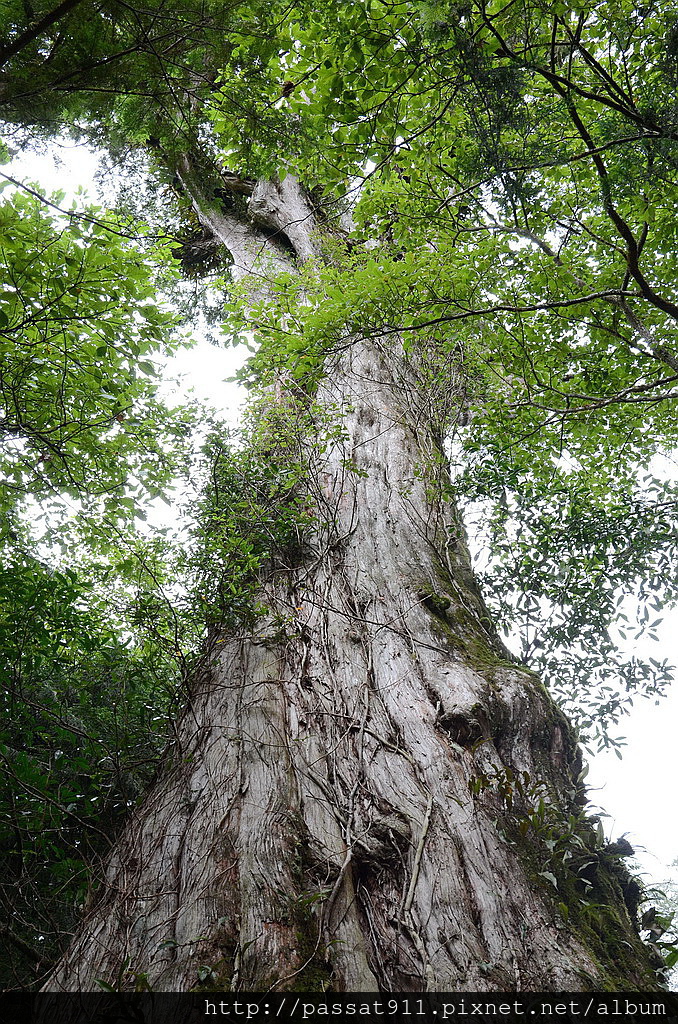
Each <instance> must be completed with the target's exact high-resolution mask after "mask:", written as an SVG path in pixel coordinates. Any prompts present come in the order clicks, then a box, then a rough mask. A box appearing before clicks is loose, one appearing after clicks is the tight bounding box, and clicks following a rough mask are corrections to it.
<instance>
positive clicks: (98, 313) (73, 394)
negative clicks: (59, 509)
mask: <svg viewBox="0 0 678 1024" xmlns="http://www.w3.org/2000/svg"><path fill="white" fill-rule="evenodd" d="M57 198H58V197H57ZM100 215H101V211H100V210H93V209H90V211H89V213H87V214H85V215H83V214H80V213H76V212H75V210H74V211H73V212H72V215H71V216H68V217H63V216H60V215H59V214H51V213H50V212H49V210H48V208H47V207H46V206H45V204H44V203H41V202H39V201H38V200H37V199H35V198H33V196H30V195H26V194H22V193H21V192H14V193H13V194H9V195H8V192H7V190H6V191H5V201H4V203H3V204H2V206H0V221H1V223H2V229H3V230H2V234H3V241H2V244H1V245H0V273H2V279H3V285H4V290H3V292H2V295H1V296H0V345H1V349H0V360H1V363H0V403H1V407H2V413H1V416H0V432H1V433H2V436H3V438H4V454H3V457H2V475H3V478H4V489H3V497H2V505H1V506H0V513H2V516H3V520H4V521H5V525H4V531H5V532H6V531H7V529H8V527H7V525H6V521H7V517H10V516H11V515H12V511H13V509H15V508H16V506H17V504H18V503H20V502H21V501H22V500H24V499H25V498H26V497H27V496H29V495H30V496H31V497H32V498H33V499H34V500H37V501H44V500H45V499H47V498H48V497H50V496H52V495H69V496H70V497H71V498H73V499H87V498H92V499H94V498H97V499H99V501H100V503H101V505H102V507H103V508H104V509H105V510H106V512H107V513H108V514H110V515H113V514H114V510H115V509H118V510H119V508H120V505H121V503H122V504H123V505H125V504H126V505H128V507H133V505H134V502H135V499H136V498H138V497H139V495H140V494H141V493H144V494H146V493H148V491H149V489H150V490H151V492H153V491H155V493H158V492H159V490H160V489H161V488H162V487H163V486H164V485H166V484H167V483H168V481H169V480H171V478H172V475H173V474H174V473H175V472H176V471H177V466H178V464H179V460H178V458H177V456H178V452H177V454H174V453H173V449H177V448H178V447H179V446H180V445H181V439H182V437H183V436H184V435H185V433H186V431H187V430H189V429H190V419H189V418H188V416H187V415H184V414H182V413H180V412H178V411H177V412H175V413H170V411H169V410H168V409H167V408H166V407H165V406H164V405H163V404H162V403H161V402H160V401H158V399H157V397H156V391H157V376H158V370H157V362H156V360H157V358H158V357H161V356H163V355H165V354H166V353H167V352H168V351H169V350H170V349H171V347H172V344H176V341H174V342H172V341H171V331H172V329H173V326H174V324H175V318H174V315H173V314H172V313H170V312H169V311H167V310H163V309H162V308H161V307H159V306H158V304H157V302H156V301H154V300H153V297H154V288H153V284H152V282H151V277H152V274H153V266H154V262H155V261H157V260H158V259H159V258H160V257H161V253H160V252H159V251H156V253H155V254H153V255H152V256H150V257H149V256H146V257H144V256H143V255H142V254H141V252H140V250H139V249H138V247H135V246H134V245H133V244H131V242H130V241H129V240H128V238H127V237H126V235H125V232H124V231H123V229H122V226H121V225H120V224H119V223H118V222H117V221H116V220H115V218H114V217H111V215H107V222H106V223H104V222H103V221H102V220H101V219H100Z"/></svg>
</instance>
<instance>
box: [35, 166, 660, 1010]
mask: <svg viewBox="0 0 678 1024" xmlns="http://www.w3.org/2000/svg"><path fill="white" fill-rule="evenodd" d="M286 180H287V179H286ZM286 188H287V189H288V192H290V194H291V191H293V189H292V185H291V184H290V183H289V181H288V185H287V186H286ZM283 191H284V189H282V188H280V187H277V188H276V187H273V186H271V187H269V189H268V194H269V196H270V195H273V196H274V197H275V196H277V197H278V198H277V200H276V201H275V202H272V203H268V205H267V202H266V198H265V197H266V194H267V190H266V188H262V189H260V190H259V192H258V193H257V194H256V195H255V197H253V202H254V199H256V202H257V203H258V207H257V208H256V218H253V219H254V221H255V222H256V223H259V224H265V226H266V227H267V229H268V233H267V236H266V237H267V238H269V239H270V237H271V233H270V229H271V227H274V228H276V229H280V230H282V229H283V228H285V226H288V227H289V225H290V222H294V230H295V231H297V233H298V235H299V232H301V235H303V237H302V238H301V241H297V242H295V241H294V240H292V245H293V246H294V247H295V248H296V251H297V253H298V254H299V255H307V253H304V252H303V251H302V250H303V246H304V245H305V244H306V243H307V242H308V239H309V238H310V235H309V234H308V233H307V231H306V229H305V228H304V229H303V230H302V228H301V227H300V225H301V224H302V223H303V220H304V217H303V216H302V217H301V218H300V216H299V209H300V207H299V205H297V206H295V207H294V208H292V207H290V208H286V207H285V201H286V200H285V198H284V196H283ZM194 192H195V190H194ZM262 195H263V196H264V199H263V200H262ZM300 195H301V193H300V191H299V190H297V191H296V192H295V194H294V196H293V199H294V203H297V204H298V203H299V202H300ZM276 203H277V206H276ZM196 206H197V208H198V209H199V211H200V210H201V209H202V216H203V219H204V223H206V224H209V227H210V229H211V230H212V231H214V232H215V233H216V234H217V235H218V236H219V237H221V238H222V239H223V240H225V241H226V242H227V243H228V244H229V247H230V248H231V249H232V251H233V249H234V248H235V247H236V241H234V239H235V234H234V226H233V225H230V226H229V225H228V224H227V223H225V220H224V217H223V216H222V215H218V214H215V213H214V211H210V212H206V211H205V210H204V208H202V207H201V204H200V201H199V197H198V198H196ZM262 209H263V211H264V212H263V213H262ZM290 210H291V211H292V212H290ZM250 212H253V211H252V209H251V211H250ZM306 216H307V217H309V218H310V213H308V214H307V215H306ZM220 217H221V219H220ZM309 223H310V219H309ZM241 229H243V224H242V222H241V224H240V226H239V230H241ZM249 229H250V231H252V230H253V228H252V222H250V225H249ZM229 231H230V232H231V233H230V234H229ZM241 233H242V231H241ZM292 234H293V232H292V231H290V230H287V231H286V235H287V238H288V239H290V238H291V236H292ZM243 237H244V236H243ZM248 245H249V246H250V249H249V251H250V252H251V251H253V250H252V245H251V242H248ZM300 247H301V248H300ZM255 248H256V247H255ZM274 256H275V260H276V262H279V260H280V259H281V258H283V256H282V255H281V251H280V250H276V251H275V252H274ZM234 259H235V262H236V263H238V262H239V261H240V262H241V263H243V264H245V265H246V264H247V261H248V257H247V254H245V255H244V256H243V255H242V253H240V254H238V253H234ZM249 269H251V267H250V268H249ZM330 371H331V372H329V373H328V375H327V378H326V383H325V384H324V385H323V388H322V391H321V394H320V396H319V400H320V402H321V403H323V402H324V403H325V404H326V405H327V406H328V408H329V407H333V408H338V409H339V410H340V412H341V415H342V418H343V427H344V431H345V434H344V436H343V438H342V439H341V440H338V441H336V442H335V443H334V445H333V447H332V448H331V450H330V451H329V452H328V453H326V455H325V456H324V463H323V464H322V465H321V466H320V467H319V473H318V476H317V479H316V480H315V482H314V483H315V497H316V500H317V502H318V508H319V509H320V510H321V511H320V522H319V525H317V526H316V528H315V530H314V533H313V536H311V537H309V538H307V547H306V549H305V554H304V557H302V558H300V560H299V564H298V565H297V567H296V568H293V569H289V568H288V569H287V570H285V571H284V572H283V571H278V572H276V571H272V572H271V574H270V577H269V579H268V580H267V581H265V582H263V583H262V586H263V587H264V590H265V602H266V604H267V606H268V608H269V612H268V613H267V615H266V616H265V617H264V618H263V619H262V620H261V621H260V623H259V624H258V625H257V627H256V628H255V630H254V632H252V633H250V634H248V635H244V634H243V635H240V636H234V635H228V636H224V637H222V638H221V641H222V642H221V643H219V644H218V645H217V652H218V653H217V654H215V656H214V657H213V660H212V663H211V664H210V666H209V669H208V670H206V671H204V672H203V674H202V675H201V676H200V678H197V679H195V680H194V684H193V688H192V692H191V695H190V704H189V706H188V708H187V710H186V712H185V714H184V716H183V718H182V720H181V721H180V723H179V725H178V731H177V741H176V744H175V748H174V751H173V754H172V761H171V764H169V765H168V767H167V770H166V772H165V774H164V775H163V776H162V777H161V778H160V779H159V780H158V781H157V782H156V783H155V785H154V786H153V788H152V789H151V791H150V792H149V793H148V795H147V797H146V799H145V800H144V802H143V803H142V804H141V805H140V806H139V808H138V809H137V810H136V811H135V812H134V813H133V815H132V816H131V818H130V820H129V822H128V824H127V827H126V829H125V830H124V833H123V834H122V836H121V837H120V839H119V841H118V842H117V844H116V845H115V847H114V849H113V852H112V856H111V858H110V862H109V864H108V866H107V870H106V878H105V880H104V881H103V882H102V883H101V885H100V887H99V889H98V891H97V894H96V899H95V902H94V905H93V907H92V908H91V909H90V910H89V912H88V914H87V916H86V919H85V921H84V922H83V925H82V928H81V930H80V932H79V934H78V935H77V936H76V938H75V940H74V943H73V945H72V948H71V950H70V952H69V954H68V955H67V956H66V958H65V959H64V961H63V962H62V963H61V964H60V966H59V967H58V969H57V970H56V972H55V974H54V976H53V978H52V979H51V982H50V984H49V986H48V987H49V988H53V989H57V988H67V989H91V988H96V982H95V979H97V978H100V979H103V980H104V981H106V982H108V983H109V984H116V983H117V982H116V979H119V978H120V977H121V973H120V972H121V970H122V971H123V974H122V977H123V984H124V985H129V986H133V985H134V978H135V975H138V974H144V975H145V976H146V977H147V978H148V981H149V982H150V984H151V986H152V987H153V988H156V989H166V990H186V989H190V988H193V987H195V986H197V985H198V984H199V978H202V979H203V982H204V983H205V984H206V985H207V987H210V988H213V989H215V988H216V989H226V990H229V989H233V990H238V989H241V990H265V989H268V988H280V989H288V988H296V989H302V990H304V989H305V990H320V989H324V988H330V989H335V990H349V991H350V990H353V991H369V990H371V991H375V990H386V991H398V990H401V991H403V990H422V989H429V990H439V991H444V990H447V991H454V990H463V989H468V990H495V989H500V990H501V989H504V990H514V989H517V990H529V989H547V990H548V989H581V988H605V987H612V988H615V987H617V988H623V987H628V988H647V987H652V986H654V984H655V981H654V973H653V970H652V967H651V965H650V962H649V959H648V957H647V955H646V952H645V950H644V948H643V947H642V945H641V943H640V941H639V939H638V936H637V933H636V931H635V929H634V927H633V925H632V922H631V919H630V917H629V914H628V913H627V909H626V906H625V903H624V899H623V894H622V888H623V887H624V885H625V884H627V881H628V879H627V877H626V876H625V872H624V871H623V869H622V868H621V867H620V866H619V864H618V862H616V861H615V860H614V858H612V857H611V856H610V855H609V854H606V853H605V851H603V850H601V849H599V848H596V841H595V839H594V833H593V830H592V829H591V828H590V827H589V826H588V825H587V823H586V822H585V821H584V819H583V816H582V813H581V800H582V793H581V788H580V787H579V786H578V784H577V776H578V772H579V769H580V757H579V753H578V751H577V748H576V745H575V743H574V740H573V737H572V733H571V730H570V728H569V726H568V723H567V721H566V720H565V718H564V717H563V715H562V714H561V713H560V712H559V711H558V710H557V709H556V707H555V706H554V704H553V702H552V700H551V699H550V697H549V696H548V694H547V693H546V691H545V690H544V688H543V687H542V685H541V684H540V682H539V680H538V679H537V678H536V677H535V676H534V675H533V674H532V673H530V672H529V671H527V670H525V669H523V668H521V667H520V666H518V665H516V664H514V663H513V662H512V661H511V659H510V656H509V655H508V654H507V652H506V651H505V650H504V649H503V647H502V645H501V643H500V642H499V640H498V638H497V637H496V635H495V633H494V631H493V629H492V626H491V624H490V622H489V617H488V614H487V611H486V609H485V607H484V605H483V602H482V600H481V597H480V595H479V592H478V589H477V586H476V584H475V582H474V579H473V575H472V571H471V566H470V562H469V557H468V552H467V548H466V543H465V540H464V536H463V531H462V529H461V526H460V523H459V520H458V517H457V514H456V512H455V510H454V508H453V507H452V505H451V504H450V502H449V500H447V498H446V489H445V487H444V483H445V473H444V456H443V453H442V450H441V444H440V441H439V440H438V438H437V436H436V431H435V430H434V429H433V427H432V424H431V418H430V416H428V415H427V403H428V398H429V395H428V394H427V393H426V389H425V388H424V387H422V386H420V385H419V384H418V371H417V368H416V365H415V364H414V362H413V361H411V360H408V359H406V358H405V357H404V356H403V355H402V354H401V353H400V352H399V351H398V350H397V349H396V347H395V345H394V343H393V342H392V341H391V342H389V343H386V342H381V343H380V342H378V341H371V342H368V341H366V340H363V341H361V342H356V343H355V344H354V345H353V346H351V347H349V348H347V349H345V350H344V352H343V353H342V354H341V355H339V356H336V357H333V360H332V363H331V367H330ZM449 386H450V389H453V388H454V381H452V380H450V385H449ZM274 569H275V567H274ZM554 883H555V884H554ZM556 886H557V888H556ZM627 888H628V885H627ZM559 904H560V905H559ZM123 965H126V966H123ZM207 968H209V969H210V973H209V974H207Z"/></svg>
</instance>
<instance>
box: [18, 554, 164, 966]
mask: <svg viewBox="0 0 678 1024" xmlns="http://www.w3.org/2000/svg"><path fill="white" fill-rule="evenodd" d="M87 575H88V574H86V573H85V572H84V571H78V570H76V569H74V568H65V569H54V568H51V567H49V566H47V565H45V564H44V563H41V562H39V561H38V560H37V559H36V558H35V557H33V556H31V555H29V554H23V555H22V554H21V553H20V552H14V553H12V554H9V555H8V556H5V558H4V559H3V562H2V566H1V567H0V608H1V609H2V613H1V615H0V646H1V649H2V652H3V669H2V673H1V675H2V689H1V691H0V692H1V696H0V701H1V703H2V716H1V717H2V722H3V725H2V729H1V730H0V760H1V762H2V771H1V772H0V861H1V863H2V883H1V885H0V901H1V902H2V905H3V918H4V921H5V922H6V929H5V930H4V935H3V938H4V939H5V942H4V943H3V945H4V951H3V955H2V959H1V961H0V964H1V969H2V976H3V980H4V982H5V984H10V985H11V986H15V985H16V984H17V983H18V984H21V983H22V982H24V981H25V979H26V974H27V972H29V976H31V975H32V974H33V973H34V972H35V971H36V969H39V968H40V967H41V966H42V967H43V968H47V967H48V966H49V964H50V962H51V960H52V959H53V958H54V956H55V954H57V953H58V951H59V949H60V947H61V946H62V944H63V942H64V936H65V935H67V934H68V932H69V930H70V929H71V928H72V926H73V925H74V923H75V921H76V920H77V917H78V913H79V910H80V908H81V905H82V904H83V903H84V902H85V900H86V897H87V892H88V886H89V869H90V867H91V866H92V864H93V862H94V859H95V858H96V857H97V856H98V855H100V854H102V853H103V852H104V851H105V849H106V847H107V839H108V837H109V836H110V835H111V833H112V831H113V829H114V827H115V825H116V824H117V823H119V822H120V820H121V819H122V816H123V815H124V814H125V812H126V811H127V810H128V808H129V807H130V806H131V805H132V803H133V802H134V801H135V800H136V798H137V797H138V795H139V793H140V792H141V791H142V790H143V788H144V787H145V785H146V784H147V782H148V780H149V778H150V776H151V774H152V772H153V770H154V769H155V767H156V765H157V762H158V759H159V756H160V754H161V752H162V749H163V747H164V745H165V742H166V715H167V711H168V707H169V698H170V694H169V693H168V686H169V685H170V684H171V681H172V671H171V670H170V666H169V665H168V660H167V655H166V653H165V652H164V651H163V649H162V647H161V646H160V645H159V644H158V643H154V642H153V640H152V638H151V637H149V635H148V634H147V635H146V636H145V638H143V639H140V638H138V637H134V636H132V635H130V633H129V632H127V634H126V633H125V632H124V631H123V630H121V628H120V619H122V620H123V621H124V619H125V615H124V614H123V609H118V616H119V618H118V621H116V620H115V619H114V618H113V617H112V616H111V602H110V598H109V596H108V595H106V591H105V589H104V580H105V577H100V579H99V581H98V584H97V583H96V582H95V581H94V580H93V579H92V578H91V571H90V573H89V576H90V578H89V579H88V578H87Z"/></svg>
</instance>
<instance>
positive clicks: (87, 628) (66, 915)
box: [0, 188, 202, 985]
mask: <svg viewBox="0 0 678 1024" xmlns="http://www.w3.org/2000/svg"><path fill="white" fill-rule="evenodd" d="M3 200H4V201H3V203H2V205H0V222H1V223H2V228H3V231H2V237H3V240H2V243H1V244H0V261H1V266H2V280H3V290H2V294H1V295H0V433H1V434H2V437H3V452H2V456H1V458H0V468H1V471H2V487H1V488H0V533H1V536H2V541H3V547H2V553H1V554H0V649H1V650H2V653H3V666H2V671H1V673H0V675H1V676H2V680H1V686H0V701H1V702H2V711H3V714H2V720H3V726H2V730H1V731H0V761H1V771H0V860H1V862H2V867H3V875H2V878H3V881H2V885H1V886H0V901H1V902H2V904H3V907H4V911H5V912H4V914H3V917H4V919H5V921H6V922H7V923H6V925H5V926H4V927H3V930H2V935H1V936H0V937H1V938H2V945H3V952H2V954H1V955H0V972H1V973H2V978H3V981H4V982H5V983H7V984H10V985H16V984H22V983H23V982H24V981H25V980H26V978H27V977H33V976H35V973H36V971H39V969H40V967H41V966H42V967H43V968H45V969H46V968H47V967H48V966H49V964H50V962H51V961H52V960H53V958H54V956H55V955H56V954H57V953H58V952H59V949H60V946H61V945H62V944H63V942H64V936H65V935H66V934H67V932H68V930H69V928H70V927H72V925H73V923H74V921H75V920H76V918H77V915H78V909H79V907H80V905H81V904H82V903H83V901H84V900H85V897H86V893H87V889H88V884H89V882H88V880H89V871H90V868H91V866H92V864H93V862H94V860H95V858H96V857H97V856H98V855H100V854H102V853H103V852H104V851H105V849H106V845H107V841H108V838H109V837H110V835H111V834H112V832H113V830H114V828H115V826H116V825H117V824H118V823H119V822H120V820H121V818H122V816H123V815H124V813H125V812H126V810H127V809H128V808H129V806H130V805H131V804H132V803H133V802H134V800H135V799H136V798H137V796H138V794H139V793H140V792H141V791H142V789H143V788H144V786H145V785H146V783H147V782H148V780H149V778H150V776H151V774H152V772H153V771H154V770H155V767H156V765H157V762H158V758H159V757H160V754H161V752H162V749H163V748H164V746H165V744H166V739H167V735H166V733H167V729H166V725H167V716H168V714H169V711H170V709H171V706H172V701H173V699H174V696H175V694H176V691H177V687H178V684H179V683H180V682H181V679H182V676H183V675H184V674H185V672H186V671H187V670H188V669H187V665H188V663H189V662H190V660H191V658H192V657H193V652H194V651H195V650H196V647H197V645H198V644H199V642H200V640H201V637H202V633H201V624H200V623H196V622H195V620H194V619H193V618H191V616H190V615H188V614H187V612H186V609H185V608H182V607H181V605H180V604H178V606H177V607H175V606H174V604H173V603H171V602H170V600H169V597H170V594H171V590H172V586H173V583H172V565H173V558H174V557H175V556H174V554H173V548H174V545H172V544H171V543H170V538H165V539H163V537H162V536H156V537H155V539H154V538H152V537H151V536H150V535H147V536H146V537H144V536H142V535H141V534H140V533H139V532H138V529H137V528H135V525H134V523H135V521H136V522H141V520H142V519H143V518H145V516H146V512H145V511H144V508H145V507H147V506H148V502H149V498H152V497H154V496H155V497H157V496H162V495H163V494H164V492H166V491H167V490H168V489H169V488H170V486H171V485H172V483H173V481H174V478H175V477H176V475H177V474H178V473H179V472H180V471H181V470H182V468H183V465H184V463H185V460H186V456H187V451H189V450H190V443H191V437H190V435H191V431H192V427H193V423H194V417H193V415H192V413H191V412H190V410H189V409H181V408H175V409H170V408H169V407H167V406H166V405H165V404H164V403H163V402H162V401H161V400H160V398H159V395H158V369H157V366H158V362H157V361H158V360H159V359H161V358H164V357H165V356H166V354H167V353H169V352H170V351H171V350H172V349H173V348H174V347H175V346H176V344H178V337H177V336H176V330H175V328H176V318H175V316H174V314H173V313H171V312H169V311H168V310H167V309H163V308H162V306H161V305H159V304H158V301H157V298H156V286H157V283H158V281H162V280H168V281H169V280H170V279H171V277H172V269H171V267H170V266H167V265H164V266H163V268H162V269H160V266H161V261H165V262H166V255H165V254H164V253H163V252H162V251H161V250H160V249H159V248H158V247H157V246H156V247H155V248H153V247H150V248H149V247H147V249H146V251H144V250H143V249H142V248H141V247H140V245H139V244H138V243H136V241H135V238H134V236H133V235H131V234H130V232H131V230H132V228H133V229H134V230H135V231H136V232H137V233H138V232H139V230H140V228H139V226H138V225H133V226H132V225H130V224H129V223H126V222H125V223H123V222H122V221H121V220H119V219H118V218H116V217H115V216H114V215H112V214H110V213H106V212H104V211H102V210H99V209H96V208H92V207H89V208H86V209H79V208H76V206H75V205H74V206H73V208H72V209H71V210H70V211H66V212H60V211H59V209H57V207H59V204H60V203H61V202H62V197H60V196H54V197H51V199H45V200H43V201H41V200H40V199H39V198H38V196H37V193H36V192H35V190H33V189H28V190H24V191H15V190H11V189H9V188H6V189H5V191H4V193H3ZM141 232H142V234H143V229H141ZM84 551H87V552H88V553H87V555H85V554H83V552H84ZM171 596H174V595H173V594H172V595H171Z"/></svg>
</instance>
